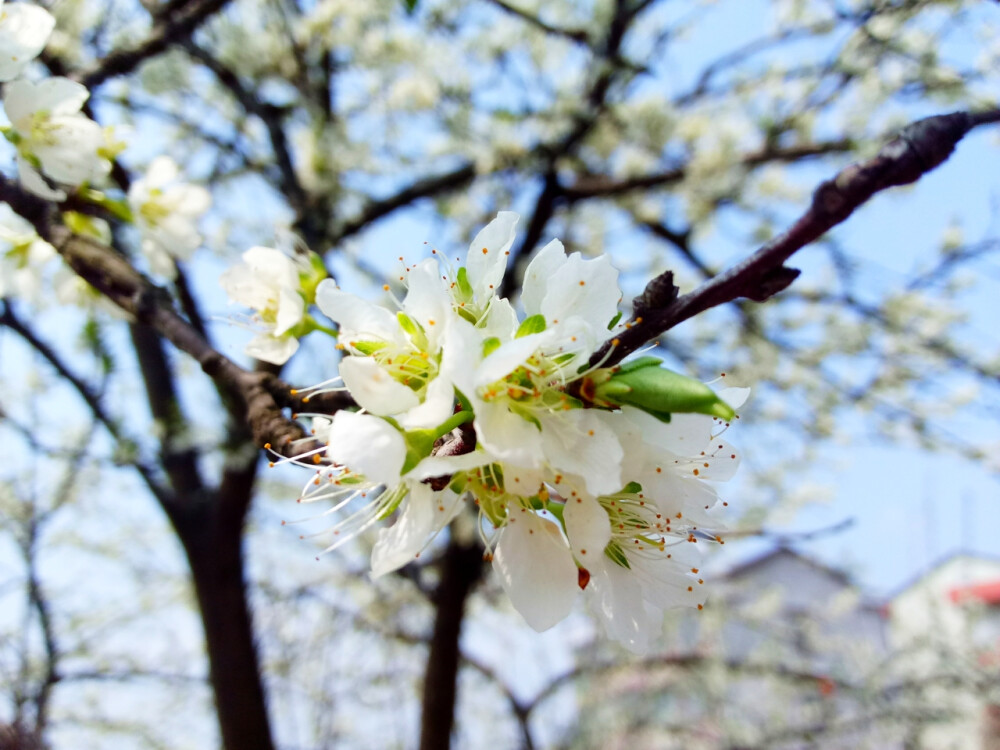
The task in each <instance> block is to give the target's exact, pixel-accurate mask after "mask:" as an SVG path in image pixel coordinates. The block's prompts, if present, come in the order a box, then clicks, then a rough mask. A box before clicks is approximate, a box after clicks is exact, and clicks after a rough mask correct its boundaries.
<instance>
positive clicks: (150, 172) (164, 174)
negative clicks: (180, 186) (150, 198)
mask: <svg viewBox="0 0 1000 750" xmlns="http://www.w3.org/2000/svg"><path fill="white" fill-rule="evenodd" d="M179 173H180V172H179V170H178V169H177V164H176V163H175V162H174V160H173V159H171V158H170V157H169V156H157V157H156V158H155V159H153V161H151V162H150V163H149V166H148V167H147V168H146V175H145V177H144V178H143V181H144V182H145V185H146V187H148V188H163V187H166V186H167V185H169V184H170V183H171V182H173V181H174V180H176V179H177V176H178V175H179Z"/></svg>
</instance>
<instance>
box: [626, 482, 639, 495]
mask: <svg viewBox="0 0 1000 750" xmlns="http://www.w3.org/2000/svg"><path fill="white" fill-rule="evenodd" d="M640 492H642V485H641V484H639V483H638V482H629V483H628V484H626V485H625V487H624V488H623V489H622V494H623V495H637V494H638V493H640Z"/></svg>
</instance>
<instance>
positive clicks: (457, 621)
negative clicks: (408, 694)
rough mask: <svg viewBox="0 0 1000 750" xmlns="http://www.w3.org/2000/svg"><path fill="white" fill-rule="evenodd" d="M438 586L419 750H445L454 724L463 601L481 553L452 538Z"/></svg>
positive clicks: (480, 562)
mask: <svg viewBox="0 0 1000 750" xmlns="http://www.w3.org/2000/svg"><path fill="white" fill-rule="evenodd" d="M441 564H442V566H443V570H442V571H441V583H440V584H439V585H438V587H437V590H436V591H435V592H434V599H435V602H434V603H435V605H436V606H437V615H436V617H435V619H434V634H433V635H432V636H431V643H430V650H429V651H428V654H427V670H426V672H425V673H424V688H423V700H422V705H423V710H422V714H421V720H420V750H447V749H448V748H449V747H450V746H451V730H452V726H453V725H454V723H455V697H456V682H457V680H458V664H459V654H460V651H459V637H460V635H461V632H462V619H463V617H464V613H465V600H466V599H467V598H468V596H469V594H470V593H471V591H472V589H473V587H474V586H475V585H476V582H477V581H479V578H480V576H482V573H483V550H482V548H481V547H480V546H479V545H478V544H475V543H473V544H471V545H468V546H466V545H463V544H461V543H459V542H457V541H456V540H455V539H454V538H452V539H451V540H450V541H449V543H448V549H447V550H446V551H445V553H444V557H443V559H442V560H441Z"/></svg>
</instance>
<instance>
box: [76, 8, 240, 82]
mask: <svg viewBox="0 0 1000 750" xmlns="http://www.w3.org/2000/svg"><path fill="white" fill-rule="evenodd" d="M228 2H229V0H193V1H192V2H190V3H187V4H185V5H182V6H180V7H178V8H177V9H176V10H175V11H173V12H170V13H163V14H162V15H161V16H160V17H159V18H157V20H156V22H155V23H154V24H153V28H152V30H151V31H150V32H149V36H148V37H146V39H145V41H143V42H142V43H141V44H139V45H138V46H137V47H132V48H131V49H118V50H115V51H113V52H112V53H111V54H109V55H107V56H106V57H105V58H103V59H102V60H101V61H100V62H98V64H97V67H96V68H94V69H93V70H90V71H86V72H84V73H82V74H80V75H78V76H76V77H77V78H78V79H79V81H80V83H82V84H83V85H84V86H86V87H87V88H88V89H92V88H94V87H95V86H97V85H99V84H101V83H103V82H104V81H106V80H108V79H109V78H114V77H116V76H121V75H126V74H128V73H131V72H132V71H133V70H135V69H136V68H137V67H138V66H139V65H140V64H141V63H142V62H143V61H144V60H148V59H149V58H151V57H154V56H155V55H158V54H160V53H161V52H163V51H164V50H165V49H167V47H169V46H170V45H172V44H177V43H179V42H182V41H184V40H185V39H188V38H189V37H190V36H191V34H193V33H194V31H195V29H197V28H198V27H199V26H200V25H201V24H202V23H203V22H204V21H206V20H207V19H208V18H209V17H210V16H212V15H214V14H215V13H218V12H219V11H220V10H221V9H222V8H223V7H224V6H225V5H226V3H228Z"/></svg>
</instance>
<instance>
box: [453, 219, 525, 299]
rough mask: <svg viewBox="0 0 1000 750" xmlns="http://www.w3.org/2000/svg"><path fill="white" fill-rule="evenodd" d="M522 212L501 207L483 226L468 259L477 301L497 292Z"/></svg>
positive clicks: (467, 264)
mask: <svg viewBox="0 0 1000 750" xmlns="http://www.w3.org/2000/svg"><path fill="white" fill-rule="evenodd" d="M518 218H519V217H518V215H517V214H516V213H513V212H512V211H501V212H500V213H498V214H497V217H496V218H495V219H494V220H493V221H491V222H490V223H489V224H487V225H486V226H485V227H483V228H482V229H481V230H480V231H479V234H477V235H476V237H475V239H473V240H472V244H471V245H469V254H468V256H466V259H465V268H466V270H467V272H468V274H469V284H470V285H472V288H473V290H474V291H475V301H476V302H477V303H479V304H483V303H485V302H486V300H487V299H489V298H490V297H491V296H493V295H494V294H495V293H496V289H497V288H498V287H499V286H500V282H501V280H502V279H503V274H504V271H505V270H506V268H507V256H508V253H509V251H510V248H511V245H513V244H514V229H515V227H516V226H517V220H518Z"/></svg>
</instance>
